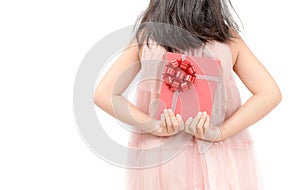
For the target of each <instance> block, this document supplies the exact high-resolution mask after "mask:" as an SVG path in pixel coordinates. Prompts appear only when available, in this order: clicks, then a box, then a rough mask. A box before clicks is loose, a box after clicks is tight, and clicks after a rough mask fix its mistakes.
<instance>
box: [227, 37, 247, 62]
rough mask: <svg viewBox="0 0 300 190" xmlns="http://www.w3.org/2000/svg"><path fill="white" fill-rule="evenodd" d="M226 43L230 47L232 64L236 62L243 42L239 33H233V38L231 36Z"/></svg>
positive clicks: (243, 44)
mask: <svg viewBox="0 0 300 190" xmlns="http://www.w3.org/2000/svg"><path fill="white" fill-rule="evenodd" d="M227 45H228V46H229V48H230V51H231V54H232V61H233V63H232V65H233V66H234V65H235V63H236V62H237V59H238V56H239V54H240V52H241V51H243V48H244V47H245V42H244V40H243V39H242V37H241V36H240V35H239V34H237V33H234V38H232V40H231V41H230V42H228V43H227Z"/></svg>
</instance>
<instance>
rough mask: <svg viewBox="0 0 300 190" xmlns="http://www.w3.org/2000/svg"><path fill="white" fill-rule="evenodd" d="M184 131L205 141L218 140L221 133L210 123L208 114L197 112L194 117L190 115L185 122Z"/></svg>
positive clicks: (220, 138) (220, 137)
mask: <svg viewBox="0 0 300 190" xmlns="http://www.w3.org/2000/svg"><path fill="white" fill-rule="evenodd" d="M184 130H185V132H187V133H190V134H192V135H193V136H195V137H196V138H199V139H201V140H206V141H220V140H222V135H221V131H220V129H219V127H216V126H212V125H211V124H210V119H209V115H208V114H207V113H206V112H203V113H202V112H199V113H198V114H197V115H196V116H195V117H194V118H192V117H190V118H188V119H187V121H186V123H185V128H184Z"/></svg>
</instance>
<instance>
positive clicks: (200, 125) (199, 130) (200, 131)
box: [197, 112, 207, 138]
mask: <svg viewBox="0 0 300 190" xmlns="http://www.w3.org/2000/svg"><path fill="white" fill-rule="evenodd" d="M206 116H207V114H206V112H203V114H202V116H201V117H200V119H199V123H198V125H197V135H198V137H200V138H203V136H204V135H203V134H204V133H203V127H204V123H205V120H206Z"/></svg>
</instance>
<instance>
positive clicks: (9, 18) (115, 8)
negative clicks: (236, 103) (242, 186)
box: [0, 0, 300, 190]
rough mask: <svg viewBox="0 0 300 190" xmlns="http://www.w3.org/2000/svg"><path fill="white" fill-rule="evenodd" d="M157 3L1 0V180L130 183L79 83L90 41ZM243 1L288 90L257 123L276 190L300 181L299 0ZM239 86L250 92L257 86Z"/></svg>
mask: <svg viewBox="0 0 300 190" xmlns="http://www.w3.org/2000/svg"><path fill="white" fill-rule="evenodd" d="M104 2H105V3H104ZM147 4H148V0H122V1H121V0H119V1H117V0H110V1H91V0H86V1H57V0H53V1H37V0H36V1H33V0H29V1H20V0H19V1H16V0H11V1H1V3H0V64H1V67H0V84H1V92H0V97H1V98H0V111H1V116H0V127H1V128H0V154H1V155H0V189H3V190H4V189H5V190H11V189H31V190H35V189H45V190H46V189H51V190H53V189H73V190H75V189H89V190H96V189H112V190H115V189H123V185H124V173H123V171H124V170H123V169H122V168H118V167H116V166H113V165H110V164H108V163H106V162H105V161H103V160H101V159H100V158H98V157H97V156H96V155H95V154H94V153H93V152H92V151H91V150H90V149H89V148H88V147H87V146H86V144H85V143H84V142H83V140H82V138H81V136H80V134H79V132H78V130H77V126H76V123H75V120H74V116H73V110H72V109H73V108H72V93H73V92H72V91H73V85H74V79H75V75H76V72H77V69H78V67H79V65H80V62H81V61H82V59H83V57H84V56H85V54H86V53H87V51H88V50H89V49H90V48H91V47H92V46H93V45H94V44H95V43H96V42H97V41H98V40H99V39H101V38H103V37H104V36H105V35H108V34H109V33H111V32H113V31H115V30H117V29H120V28H122V27H125V26H128V25H132V24H134V21H135V19H136V17H137V16H138V15H139V14H140V12H141V11H142V10H144V9H145V8H146V7H147ZM233 5H234V7H235V8H236V11H237V12H238V14H239V16H240V17H241V19H242V21H243V24H244V34H243V36H244V39H245V41H246V42H247V43H248V45H249V46H250V48H251V49H252V50H253V52H254V53H255V54H256V55H257V57H258V58H259V59H260V60H261V61H262V63H263V64H264V65H265V67H266V68H267V69H268V70H269V71H270V72H271V74H272V75H273V76H274V78H275V80H276V81H277V82H278V84H279V86H280V88H281V90H282V93H283V100H282V102H281V103H280V105H279V106H278V107H276V109H275V110H274V111H273V112H271V113H270V114H269V115H268V116H267V117H265V118H264V119H263V120H261V121H259V122H258V123H257V124H255V125H253V126H251V127H250V128H251V132H252V134H253V138H254V140H255V150H256V153H257V157H258V159H259V163H260V167H261V170H262V174H263V179H264V184H265V187H266V190H282V189H299V188H300V185H299V182H298V178H297V177H296V176H297V175H298V171H299V170H300V165H299V162H298V160H300V155H299V154H298V150H299V148H298V146H299V145H300V143H299V142H298V141H299V131H300V130H299V127H300V126H299V122H298V118H299V116H298V114H297V113H296V112H297V111H298V109H297V108H299V105H300V104H299V103H300V102H299V97H300V94H299V91H297V90H296V89H297V88H298V87H297V86H298V85H297V86H296V82H297V81H299V80H298V77H299V70H297V69H296V68H299V67H298V66H299V64H300V62H299V60H300V59H299V56H298V55H299V52H298V50H299V48H298V44H299V42H300V41H299V37H298V36H297V35H298V34H299V33H300V31H299V27H298V26H297V23H298V22H297V21H296V18H299V16H300V13H299V11H298V8H297V7H298V6H297V5H298V3H297V1H294V0H286V1H271V0H264V1H261V0H251V1H245V0H243V1H238V0H235V1H233ZM239 87H240V91H241V94H242V97H243V100H246V98H248V97H249V95H250V94H249V92H248V91H247V90H246V89H245V87H244V86H243V84H241V83H239ZM112 127H116V131H118V130H117V126H112ZM121 135H122V134H121Z"/></svg>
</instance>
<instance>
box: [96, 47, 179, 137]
mask: <svg viewBox="0 0 300 190" xmlns="http://www.w3.org/2000/svg"><path fill="white" fill-rule="evenodd" d="M141 49H142V48H141ZM140 52H141V51H139V49H138V44H137V43H135V44H133V43H132V44H131V45H129V46H128V47H127V48H126V49H125V50H124V51H123V52H122V54H121V55H120V57H119V58H118V59H117V61H116V62H115V63H114V64H113V65H112V66H111V68H110V69H109V70H108V71H107V73H106V74H105V76H104V77H103V79H102V80H101V81H100V83H99V84H98V86H97V88H96V91H95V93H94V102H95V104H96V105H97V106H98V107H100V108H101V109H102V110H104V111H105V112H107V113H108V114H110V115H111V116H113V117H115V118H117V119H118V120H120V121H122V122H125V123H127V124H129V125H132V126H134V127H137V128H138V129H141V130H144V131H147V132H152V133H151V134H154V135H158V136H168V135H172V134H173V133H177V132H178V131H179V127H180V126H179V125H180V124H181V123H182V121H180V119H181V118H180V117H178V116H176V117H175V115H174V114H173V113H172V112H171V111H169V112H165V114H164V121H165V122H162V121H161V120H156V119H155V118H152V117H151V116H150V115H147V114H146V113H144V112H142V111H141V110H139V109H138V108H137V107H136V106H134V105H133V104H132V103H130V102H129V101H128V100H127V99H126V98H125V97H123V96H122V93H123V92H124V91H125V90H126V89H127V88H128V86H129V84H130V83H131V81H132V80H133V79H134V78H135V76H136V75H137V74H138V72H139V71H140V69H141V64H140ZM145 103H146V102H145ZM155 129H157V130H155ZM154 130H155V131H154Z"/></svg>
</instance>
